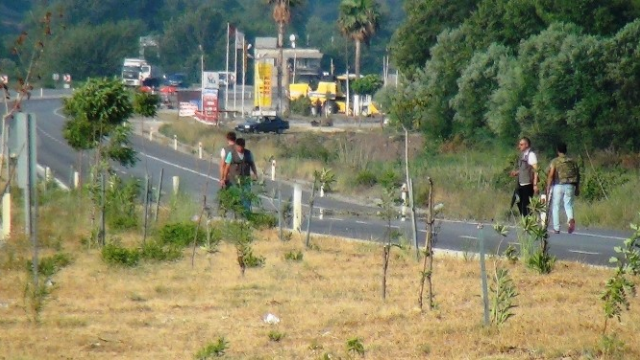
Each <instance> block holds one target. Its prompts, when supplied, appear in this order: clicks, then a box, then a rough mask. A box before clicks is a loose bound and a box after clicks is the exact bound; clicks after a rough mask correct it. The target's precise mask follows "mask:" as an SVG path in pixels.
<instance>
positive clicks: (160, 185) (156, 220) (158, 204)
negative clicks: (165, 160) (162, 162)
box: [153, 168, 164, 222]
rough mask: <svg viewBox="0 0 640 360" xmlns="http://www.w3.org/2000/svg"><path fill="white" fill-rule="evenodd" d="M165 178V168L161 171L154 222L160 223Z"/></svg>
mask: <svg viewBox="0 0 640 360" xmlns="http://www.w3.org/2000/svg"><path fill="white" fill-rule="evenodd" d="M163 178H164V168H162V169H160V179H159V180H158V193H157V194H156V212H155V214H154V219H153V220H154V221H155V222H158V213H159V212H160V196H162V179H163Z"/></svg>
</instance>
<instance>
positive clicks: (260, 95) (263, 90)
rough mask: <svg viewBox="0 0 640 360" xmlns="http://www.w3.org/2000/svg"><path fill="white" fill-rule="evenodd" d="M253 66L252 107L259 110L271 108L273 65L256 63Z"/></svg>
mask: <svg viewBox="0 0 640 360" xmlns="http://www.w3.org/2000/svg"><path fill="white" fill-rule="evenodd" d="M255 66H256V71H255V75H254V76H255V79H254V80H255V87H254V88H255V90H254V91H255V97H254V99H255V100H254V106H257V107H259V108H265V107H266V108H269V107H271V93H272V86H271V85H272V84H271V81H272V79H273V64H272V63H268V62H258V63H256V65H255Z"/></svg>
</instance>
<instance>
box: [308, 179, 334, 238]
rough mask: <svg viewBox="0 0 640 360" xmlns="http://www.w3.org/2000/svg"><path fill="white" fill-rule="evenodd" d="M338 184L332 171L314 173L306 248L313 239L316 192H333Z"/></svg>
mask: <svg viewBox="0 0 640 360" xmlns="http://www.w3.org/2000/svg"><path fill="white" fill-rule="evenodd" d="M335 182H336V176H335V174H334V173H333V172H331V169H326V168H322V170H321V171H318V170H315V171H314V172H313V185H312V187H311V197H310V198H309V216H308V217H307V240H306V242H305V243H306V246H307V248H309V241H310V238H311V219H312V218H313V204H314V202H315V199H316V191H317V190H318V189H322V191H325V192H328V191H331V186H333V184H334V183H335Z"/></svg>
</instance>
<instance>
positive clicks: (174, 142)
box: [173, 135, 178, 151]
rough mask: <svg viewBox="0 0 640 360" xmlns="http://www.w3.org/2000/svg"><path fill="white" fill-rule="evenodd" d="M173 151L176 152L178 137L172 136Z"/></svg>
mask: <svg viewBox="0 0 640 360" xmlns="http://www.w3.org/2000/svg"><path fill="white" fill-rule="evenodd" d="M173 150H176V151H177V150H178V135H173Z"/></svg>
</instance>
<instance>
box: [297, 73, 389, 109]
mask: <svg viewBox="0 0 640 360" xmlns="http://www.w3.org/2000/svg"><path fill="white" fill-rule="evenodd" d="M347 78H348V79H347ZM355 79H356V76H355V75H354V74H348V75H347V74H344V75H338V76H333V75H329V73H326V72H325V73H323V74H322V76H321V77H320V78H319V80H317V81H309V80H306V81H301V82H296V83H292V84H289V98H290V99H291V100H295V99H298V98H300V97H308V98H309V100H310V101H311V105H312V106H315V105H316V104H317V103H319V105H320V107H321V111H322V113H323V114H326V115H331V114H335V113H340V114H347V84H348V83H349V82H352V81H354V80H355ZM314 83H315V84H314ZM314 85H315V86H314ZM349 87H350V86H349ZM350 95H353V93H352V92H351V94H350ZM353 105H354V104H353V102H352V103H351V104H349V112H348V114H349V115H354V111H353ZM359 107H361V109H359V110H358V111H357V112H355V114H358V115H360V114H361V115H365V116H374V115H377V114H379V113H380V111H379V110H378V109H377V108H376V106H375V105H374V104H373V101H371V99H370V97H363V101H361V102H360V104H359Z"/></svg>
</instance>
